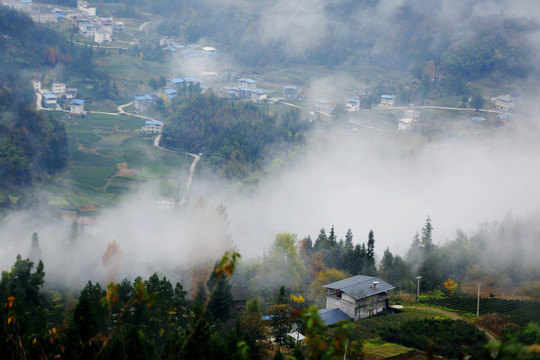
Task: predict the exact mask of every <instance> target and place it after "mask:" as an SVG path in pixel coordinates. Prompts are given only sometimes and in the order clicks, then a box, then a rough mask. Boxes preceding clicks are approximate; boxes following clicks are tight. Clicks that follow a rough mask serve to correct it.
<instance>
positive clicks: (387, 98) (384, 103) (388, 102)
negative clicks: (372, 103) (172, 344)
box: [380, 94, 396, 108]
mask: <svg viewBox="0 0 540 360" xmlns="http://www.w3.org/2000/svg"><path fill="white" fill-rule="evenodd" d="M395 98H396V97H395V96H394V95H386V94H383V95H381V103H380V107H384V108H391V107H394V99H395Z"/></svg>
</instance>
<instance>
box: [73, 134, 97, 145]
mask: <svg viewBox="0 0 540 360" xmlns="http://www.w3.org/2000/svg"><path fill="white" fill-rule="evenodd" d="M77 136H78V137H79V138H80V139H82V140H85V141H86V142H88V143H91V144H93V143H97V142H98V141H100V140H101V136H98V135H96V134H94V133H92V132H87V133H84V132H80V133H77Z"/></svg>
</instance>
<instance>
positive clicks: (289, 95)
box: [283, 85, 299, 100]
mask: <svg viewBox="0 0 540 360" xmlns="http://www.w3.org/2000/svg"><path fill="white" fill-rule="evenodd" d="M298 92H299V90H298V88H297V87H296V86H294V85H285V86H283V97H284V98H285V99H286V100H295V99H296V98H297V97H298Z"/></svg>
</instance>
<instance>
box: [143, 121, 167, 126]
mask: <svg viewBox="0 0 540 360" xmlns="http://www.w3.org/2000/svg"><path fill="white" fill-rule="evenodd" d="M144 124H145V125H158V126H161V125H163V123H162V122H161V121H152V120H146V121H145V122H144Z"/></svg>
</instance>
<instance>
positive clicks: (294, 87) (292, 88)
mask: <svg viewBox="0 0 540 360" xmlns="http://www.w3.org/2000/svg"><path fill="white" fill-rule="evenodd" d="M283 88H284V89H287V90H298V88H297V87H296V86H293V85H285V86H283Z"/></svg>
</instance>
